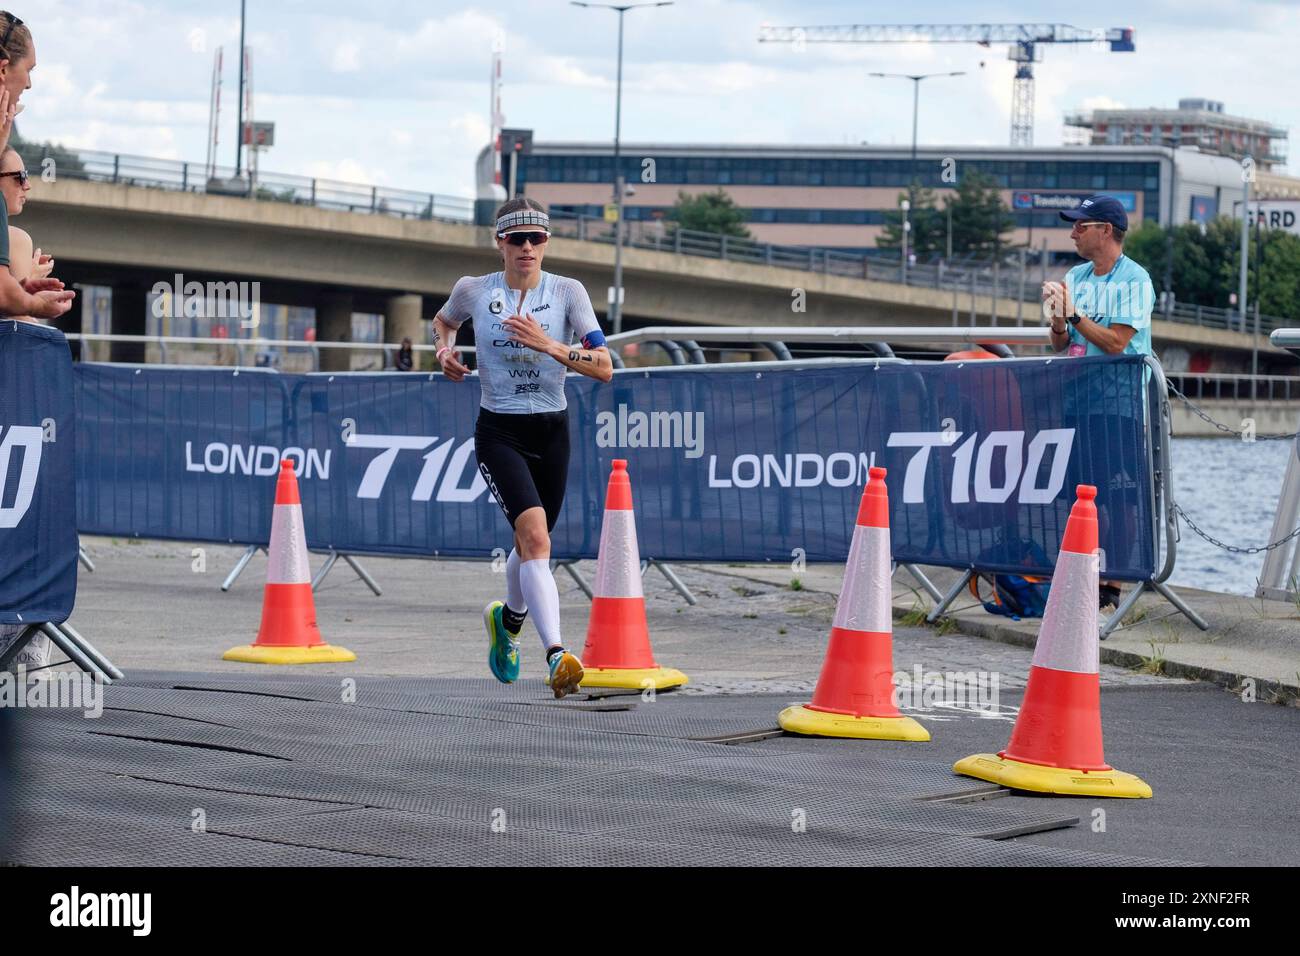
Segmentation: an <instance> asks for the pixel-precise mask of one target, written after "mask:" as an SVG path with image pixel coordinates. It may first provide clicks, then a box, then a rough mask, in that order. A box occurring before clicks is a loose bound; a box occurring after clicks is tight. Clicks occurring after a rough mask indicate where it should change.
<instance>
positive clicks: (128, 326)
mask: <svg viewBox="0 0 1300 956" xmlns="http://www.w3.org/2000/svg"><path fill="white" fill-rule="evenodd" d="M147 293H148V288H147V287H146V286H145V284H144V283H143V282H132V281H122V282H118V283H115V284H114V285H113V305H112V318H111V325H110V329H109V330H110V331H111V332H112V333H113V334H114V335H144V334H145V333H146V332H148V328H147V326H146V323H145V309H146V299H147ZM73 311H77V312H78V314H80V312H79V310H77V309H76V308H75V306H74V309H73ZM109 355H110V356H111V358H110V359H109V361H112V362H132V363H142V362H144V360H145V349H144V343H142V342H114V343H113V344H112V347H111V348H110V349H109Z"/></svg>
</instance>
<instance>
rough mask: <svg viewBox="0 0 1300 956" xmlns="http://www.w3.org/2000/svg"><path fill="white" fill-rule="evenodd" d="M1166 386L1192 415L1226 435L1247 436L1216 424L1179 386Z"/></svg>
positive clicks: (1269, 438)
mask: <svg viewBox="0 0 1300 956" xmlns="http://www.w3.org/2000/svg"><path fill="white" fill-rule="evenodd" d="M1166 384H1167V385H1168V386H1169V391H1171V392H1173V393H1174V394H1175V395H1177V396H1178V398H1179V399H1181V400H1182V402H1183V404H1184V405H1186V406H1187V407H1188V408H1190V409H1191V410H1192V414H1194V415H1196V417H1198V418H1200V419H1201V420H1202V421H1204V422H1206V423H1208V424H1210V425H1213V426H1214V427H1215V428H1217V429H1218V430H1219V431H1221V432H1223V433H1224V434H1226V435H1235V436H1236V437H1238V438H1241V437H1242V436H1243V435H1245V432H1244V431H1238V430H1237V429H1235V428H1231V427H1229V426H1227V425H1224V424H1222V423H1220V422H1216V421H1215V420H1214V419H1213V418H1211V417H1210V416H1209V415H1207V414H1206V413H1205V412H1204V411H1203V410H1202V409H1201V408H1200V406H1198V405H1197V404H1196V403H1195V402H1193V401H1192V400H1191V399H1190V398H1188V397H1187V396H1186V395H1184V394H1183V393H1182V392H1180V391H1179V390H1178V388H1177V386H1175V385H1174V383H1173V382H1166ZM1297 434H1300V432H1292V433H1291V434H1289V435H1256V436H1255V441H1290V440H1291V439H1292V438H1295V437H1296V435H1297Z"/></svg>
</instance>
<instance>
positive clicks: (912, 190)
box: [869, 70, 966, 285]
mask: <svg viewBox="0 0 1300 956" xmlns="http://www.w3.org/2000/svg"><path fill="white" fill-rule="evenodd" d="M869 75H870V76H877V77H882V78H884V79H893V80H911V81H912V175H911V178H910V181H909V182H908V184H907V201H906V202H905V203H904V204H903V284H904V285H906V284H907V234H908V233H909V232H911V219H910V213H909V212H908V210H909V209H910V208H911V206H912V205H913V204H914V203H915V202H916V185H917V177H916V120H917V115H918V114H919V111H920V105H921V81H922V80H928V79H932V78H933V77H936V76H965V75H966V71H965V70H958V71H957V72H955V73H871V74H869ZM951 255H952V253H951V252H949V257H950V258H951Z"/></svg>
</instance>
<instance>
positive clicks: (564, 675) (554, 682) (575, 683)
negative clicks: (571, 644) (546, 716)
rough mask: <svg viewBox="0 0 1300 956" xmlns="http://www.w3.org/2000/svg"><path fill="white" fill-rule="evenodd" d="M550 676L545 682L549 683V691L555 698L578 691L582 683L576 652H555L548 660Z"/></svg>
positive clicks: (580, 667) (580, 666) (580, 663)
mask: <svg viewBox="0 0 1300 956" xmlns="http://www.w3.org/2000/svg"><path fill="white" fill-rule="evenodd" d="M550 667H551V676H550V677H549V678H548V679H547V681H546V683H548V684H550V685H551V692H552V693H553V694H555V697H556V699H557V700H558V699H559V698H561V697H563V696H565V695H566V694H573V693H576V692H577V691H578V687H579V685H580V684H581V683H582V676H583V670H582V661H580V660H578V656H577V655H576V654H570V653H569V652H568V651H564V652H563V653H560V654H556V655H555V656H554V657H552V658H551V662H550Z"/></svg>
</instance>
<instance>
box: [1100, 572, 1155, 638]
mask: <svg viewBox="0 0 1300 956" xmlns="http://www.w3.org/2000/svg"><path fill="white" fill-rule="evenodd" d="M1146 587H1147V582H1146V581H1140V582H1138V586H1137V587H1135V588H1134V589H1133V590H1132V591H1130V592H1129V593H1128V594H1127V595H1125V597H1124V600H1122V601H1120V602H1119V607H1117V608H1115V613H1114V614H1112V615H1111V616H1110V617H1108V618H1106V622H1105V623H1104V624H1102V626H1101V633H1100V635H1099V636H1100V638H1101V640H1103V641H1104V640H1105V639H1106V638H1108V637H1110V632H1111V631H1113V630H1115V628H1117V627H1119V625H1120V622H1121V621H1123V620H1124V615H1125V614H1127V613H1128V612H1129V611H1130V610H1132V608H1133V605H1134V604H1136V603H1137V601H1138V598H1140V597H1141V596H1142V592H1143V591H1144V590H1145V589H1146Z"/></svg>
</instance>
